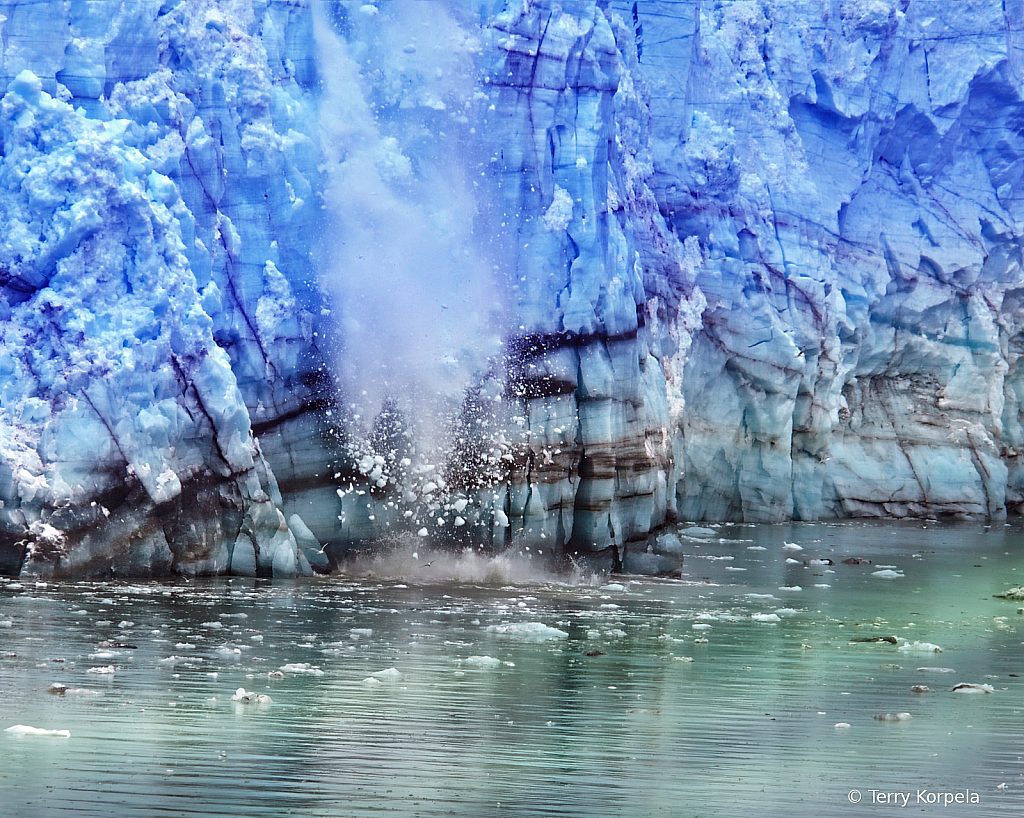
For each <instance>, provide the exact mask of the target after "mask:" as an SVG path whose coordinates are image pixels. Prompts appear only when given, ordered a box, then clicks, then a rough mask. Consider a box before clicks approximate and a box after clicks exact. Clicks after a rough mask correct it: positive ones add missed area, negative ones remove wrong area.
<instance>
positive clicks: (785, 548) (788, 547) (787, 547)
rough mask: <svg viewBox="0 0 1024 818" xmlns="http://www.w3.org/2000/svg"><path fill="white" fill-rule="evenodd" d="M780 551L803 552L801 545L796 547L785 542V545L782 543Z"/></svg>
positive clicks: (794, 544)
mask: <svg viewBox="0 0 1024 818" xmlns="http://www.w3.org/2000/svg"><path fill="white" fill-rule="evenodd" d="M782 550H783V551H803V550H804V547H803V546H802V545H797V544H796V543H795V542H787V543H783V545H782Z"/></svg>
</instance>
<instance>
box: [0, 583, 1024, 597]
mask: <svg viewBox="0 0 1024 818" xmlns="http://www.w3.org/2000/svg"><path fill="white" fill-rule="evenodd" d="M7 587H8V588H10V587H11V586H10V585H8V586H7ZM994 596H995V597H996V598H997V599H1014V600H1024V587H1021V586H1019V585H1018V586H1017V587H1016V588H1010V589H1009V590H1007V591H1003V592H1001V593H998V594H995V595H994Z"/></svg>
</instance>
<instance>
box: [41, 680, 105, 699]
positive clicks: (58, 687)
mask: <svg viewBox="0 0 1024 818" xmlns="http://www.w3.org/2000/svg"><path fill="white" fill-rule="evenodd" d="M46 692H47V693H49V694H50V695H51V696H66V695H72V696H99V695H101V694H100V692H99V691H98V690H87V689H86V688H84V687H68V686H67V685H66V684H62V683H61V682H54V683H53V684H52V685H50V686H49V687H48V688H46Z"/></svg>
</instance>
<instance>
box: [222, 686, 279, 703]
mask: <svg viewBox="0 0 1024 818" xmlns="http://www.w3.org/2000/svg"><path fill="white" fill-rule="evenodd" d="M231 701H233V702H241V703H242V704H272V703H273V699H271V698H270V696H268V695H267V694H266V693H256V692H253V691H247V690H246V689H245V688H244V687H240V688H238V690H236V691H235V694H234V695H233V696H232V697H231Z"/></svg>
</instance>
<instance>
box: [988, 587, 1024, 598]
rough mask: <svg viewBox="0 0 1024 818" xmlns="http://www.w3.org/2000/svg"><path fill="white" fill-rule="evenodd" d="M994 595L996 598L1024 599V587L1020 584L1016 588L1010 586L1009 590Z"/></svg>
mask: <svg viewBox="0 0 1024 818" xmlns="http://www.w3.org/2000/svg"><path fill="white" fill-rule="evenodd" d="M994 596H995V597H996V599H1012V600H1024V587H1022V586H1020V585H1018V586H1017V587H1016V588H1010V589H1009V590H1006V591H1002V592H1001V593H998V594H994Z"/></svg>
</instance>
